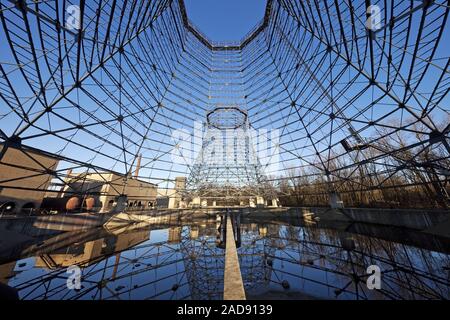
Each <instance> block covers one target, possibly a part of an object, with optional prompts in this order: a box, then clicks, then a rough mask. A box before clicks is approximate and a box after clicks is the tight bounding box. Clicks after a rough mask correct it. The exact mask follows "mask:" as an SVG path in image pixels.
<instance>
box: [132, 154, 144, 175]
mask: <svg viewBox="0 0 450 320" xmlns="http://www.w3.org/2000/svg"><path fill="white" fill-rule="evenodd" d="M141 159H142V154H140V155H139V157H138V159H137V163H136V171H134V177H135V178H136V179H137V178H138V177H139V170H140V169H141Z"/></svg>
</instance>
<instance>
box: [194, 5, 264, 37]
mask: <svg viewBox="0 0 450 320" xmlns="http://www.w3.org/2000/svg"><path fill="white" fill-rule="evenodd" d="M266 3H267V1H266V0H185V4H186V10H187V14H188V17H189V19H190V20H191V21H192V22H193V23H194V24H195V25H196V26H197V27H198V28H199V29H200V31H201V32H202V33H204V34H205V35H206V36H207V37H208V38H209V39H210V40H213V41H236V40H241V38H242V37H244V36H245V35H246V34H247V32H249V31H250V30H251V29H252V28H253V27H254V26H255V25H256V24H257V23H258V22H259V21H260V20H261V19H262V18H263V17H264V10H265V8H266Z"/></svg>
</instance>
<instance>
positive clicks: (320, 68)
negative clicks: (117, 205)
mask: <svg viewBox="0 0 450 320" xmlns="http://www.w3.org/2000/svg"><path fill="white" fill-rule="evenodd" d="M449 7H450V1H448V0H437V1H431V0H427V1H408V0H391V1H388V0H384V1H382V0H379V1H373V0H372V1H371V0H366V1H347V0H335V1H320V0H308V1H289V0H268V1H267V7H266V12H265V17H264V19H263V20H262V21H261V22H260V23H259V24H258V25H256V26H255V28H254V29H253V30H252V31H251V32H250V33H249V34H248V35H247V36H246V37H245V38H244V39H242V40H241V41H237V42H233V43H215V42H214V41H212V40H209V39H207V37H206V36H204V35H203V34H202V32H201V31H200V30H198V28H196V27H195V26H194V25H193V24H192V23H191V22H190V21H189V17H188V13H187V12H186V8H185V5H184V2H183V0H150V1H148V0H129V1H126V0H125V1H121V0H112V1H104V0H89V1H84V0H80V1H65V0H48V1H39V2H35V1H25V0H18V1H7V0H1V1H0V20H1V26H0V43H1V44H2V46H1V50H0V143H1V147H0V148H1V149H0V161H2V159H3V158H4V155H5V154H6V153H7V150H8V149H9V148H16V149H18V150H20V152H22V153H23V154H24V155H26V156H27V157H28V158H29V159H31V161H33V162H34V163H35V164H34V165H33V166H31V167H30V168H29V177H32V176H39V175H48V176H49V179H51V181H52V185H53V186H58V187H57V188H56V189H55V188H53V189H52V188H50V189H51V190H48V191H49V192H52V191H55V190H59V188H60V187H61V186H64V185H65V184H67V179H66V178H67V172H68V170H71V172H89V173H98V172H110V173H116V174H118V175H120V176H123V177H125V179H128V177H131V173H132V172H134V171H135V168H136V166H137V165H138V164H137V162H138V159H140V161H139V162H140V170H139V175H138V177H139V179H141V180H145V181H149V182H152V183H154V184H156V185H157V186H158V189H160V190H163V189H171V188H174V181H175V178H176V177H187V178H188V182H187V190H188V191H190V192H193V193H194V194H198V193H199V190H203V189H205V188H208V186H210V185H214V186H218V185H222V186H223V185H225V186H226V188H227V190H228V191H229V190H232V191H233V192H231V193H230V192H228V191H227V192H224V193H226V194H227V195H228V196H229V195H230V194H231V196H236V197H237V195H238V196H242V195H244V196H249V195H250V194H251V195H259V194H261V191H260V190H261V189H264V190H269V189H270V190H272V191H273V190H275V191H274V192H277V193H278V195H279V197H280V198H283V197H284V199H287V200H286V201H288V202H289V201H291V202H292V201H293V199H294V200H295V201H296V202H295V204H297V205H300V204H320V203H322V202H323V201H326V199H328V196H329V195H330V194H339V195H340V197H341V198H342V199H344V202H346V203H350V204H355V205H361V204H365V205H373V206H374V205H376V204H378V203H385V204H386V203H388V204H390V205H397V206H406V205H407V204H406V202H408V201H405V203H401V201H402V200H405V199H409V198H408V193H409V194H410V195H414V197H412V198H414V199H419V201H422V202H427V201H428V205H433V206H441V207H447V206H448V205H449V195H448V190H449V175H450V172H449V169H448V168H450V161H449V159H450V158H449V157H450V145H449V130H450V124H449V123H450V121H449V120H450V116H449V111H450V107H449V105H450V104H449V102H450V100H449V95H448V93H449V84H450V77H449V61H450V59H449V52H450V50H449V45H448V42H449V39H450V34H449V32H450V30H449V29H450V28H449V22H448V14H449ZM78 13H79V15H77V14H78ZM374 14H375V15H374ZM77 17H79V19H77ZM230 19H231V17H230ZM217 126H219V127H220V126H224V127H227V128H228V127H231V129H232V130H237V129H238V128H241V129H242V128H243V129H244V131H245V132H247V133H246V134H244V138H242V139H241V140H243V141H244V146H245V145H246V144H247V145H248V144H249V143H248V141H252V143H251V148H250V147H248V146H247V148H245V147H244V148H243V150H244V151H243V152H244V155H243V158H244V159H247V160H248V158H249V157H253V156H255V157H256V158H255V159H256V160H255V161H254V162H252V163H251V166H252V169H251V170H249V168H250V167H251V166H250V165H248V166H247V164H246V165H244V166H241V167H240V168H239V170H238V171H233V170H232V169H230V168H231V167H232V166H233V163H234V162H233V161H235V160H233V159H234V158H233V157H234V155H235V153H237V152H236V150H238V149H239V148H238V146H237V144H238V143H236V145H231V149H230V150H231V151H230V152H231V153H227V152H224V154H226V155H227V157H226V161H225V162H221V163H220V164H218V165H216V166H215V167H211V164H205V163H204V162H202V161H198V159H201V154H202V152H204V151H205V149H204V147H205V146H206V145H208V138H207V137H208V130H209V129H211V128H212V127H217ZM198 128H200V130H198ZM228 129H230V128H228ZM180 132H182V133H187V135H186V134H185V135H184V136H183V137H184V138H186V137H187V138H186V139H180V134H179V133H180ZM250 132H252V133H251V134H250ZM205 137H206V138H205ZM232 141H233V143H235V142H236V139H234V140H232ZM245 141H247V142H245ZM241 142H242V141H241ZM228 147H229V146H228ZM227 150H228V149H227ZM239 150H242V149H239ZM32 152H39V153H41V154H47V155H50V156H52V157H56V158H57V159H58V160H59V165H58V167H57V168H48V166H47V167H46V166H45V165H44V164H43V163H39V161H38V160H36V158H35V157H34V156H33V154H34V153H32ZM230 154H232V155H233V156H230ZM140 155H142V157H141V158H140ZM241 156H242V154H241ZM174 159H178V160H176V161H175V160H174ZM183 159H184V160H183ZM2 164H4V165H6V166H7V167H10V168H11V169H14V168H17V167H20V166H21V164H18V163H10V162H7V163H6V162H4V161H2ZM249 164H250V162H249ZM22 169H23V168H22ZM214 171H215V173H214V174H211V175H209V174H208V172H214ZM196 172H201V173H202V174H200V175H199V174H196ZM224 172H225V173H224ZM226 174H229V175H230V176H233V177H234V178H233V179H231V178H230V179H228V180H227V181H226V183H225V184H223V183H222V182H223V181H222V182H221V183H222V184H221V183H219V181H218V180H220V179H223V178H224V177H225V178H224V179H225V180H226V179H227V178H226ZM24 178H26V177H23V176H21V177H16V178H14V179H0V189H8V188H12V189H17V190H41V189H42V188H43V187H42V186H36V185H26V184H25V185H20V186H18V185H17V183H13V182H14V181H13V180H20V179H22V180H23V179H24ZM242 181H245V182H246V183H243V184H242V185H241V184H240V182H242ZM238 182H239V183H238ZM249 182H251V183H250V184H249ZM243 186H244V187H245V188H244V189H245V190H242V187H243ZM262 186H263V187H262ZM46 188H47V187H46ZM202 188H203V189H202ZM249 190H250V191H249ZM272 191H271V192H272ZM55 192H56V191H55ZM85 192H86V191H85ZM221 195H222V194H221V193H220V192H216V194H215V196H216V197H217V196H221ZM128 196H130V195H128ZM324 199H325V200H324Z"/></svg>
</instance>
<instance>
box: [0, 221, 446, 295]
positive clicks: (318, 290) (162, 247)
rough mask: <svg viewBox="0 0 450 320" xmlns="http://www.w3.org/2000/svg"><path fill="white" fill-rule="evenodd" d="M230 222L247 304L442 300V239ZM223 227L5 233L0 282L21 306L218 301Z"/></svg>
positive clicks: (179, 224) (198, 224) (186, 224)
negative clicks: (377, 275)
mask: <svg viewBox="0 0 450 320" xmlns="http://www.w3.org/2000/svg"><path fill="white" fill-rule="evenodd" d="M231 218H232V219H233V226H234V228H235V233H236V235H235V238H236V239H235V240H236V243H237V247H238V256H239V260H240V267H241V272H242V278H243V281H244V286H245V290H246V295H247V298H249V299H252V298H255V299H448V298H449V297H450V277H449V267H450V256H449V252H450V243H449V241H448V240H445V239H442V238H436V237H433V236H428V235H424V234H421V233H414V232H411V231H408V232H406V231H405V230H400V229H399V230H395V229H393V228H388V229H386V228H381V227H374V226H368V225H351V226H348V225H338V224H332V225H323V224H320V223H319V224H316V225H308V224H305V223H304V222H302V221H301V220H300V219H287V218H285V219H281V218H279V219H275V218H274V219H260V218H259V219H256V218H255V219H252V218H249V217H247V218H243V217H241V218H240V219H237V218H236V216H232V217H231ZM224 222H225V218H224V217H223V216H221V215H205V214H198V215H191V216H190V217H187V218H186V217H183V218H181V217H179V216H171V217H165V218H161V221H159V222H158V223H152V224H150V225H149V224H145V223H143V224H135V225H129V226H121V227H117V228H113V229H105V228H101V229H93V230H88V231H74V232H63V233H57V232H56V233H55V232H50V233H47V234H46V233H45V232H44V233H43V232H36V231H35V230H34V231H33V230H31V231H30V228H22V230H21V231H20V232H17V231H15V230H17V229H18V228H17V227H15V228H11V227H10V226H8V225H5V226H2V229H3V230H2V232H3V234H8V235H9V237H7V238H4V239H2V247H1V248H2V249H0V282H1V283H2V284H4V285H8V286H10V287H14V288H16V289H17V290H18V293H19V297H20V298H21V299H89V300H90V299H222V298H223V278H224V274H223V273H224V271H223V270H224V259H225V251H224V245H223V243H224V241H225V237H226V234H224V228H223V226H224ZM25 229H26V230H27V232H24V231H23V230H25ZM425 238H426V239H425ZM72 265H77V266H79V267H80V268H81V270H82V278H81V283H82V285H81V288H80V289H79V290H69V289H68V288H67V285H66V280H67V278H68V277H69V276H70V275H69V274H68V273H66V271H67V267H69V266H72ZM370 265H378V266H379V267H380V268H381V270H382V275H381V279H382V287H381V289H380V290H369V289H368V288H367V286H366V280H367V276H368V275H367V273H366V269H367V267H368V266H370Z"/></svg>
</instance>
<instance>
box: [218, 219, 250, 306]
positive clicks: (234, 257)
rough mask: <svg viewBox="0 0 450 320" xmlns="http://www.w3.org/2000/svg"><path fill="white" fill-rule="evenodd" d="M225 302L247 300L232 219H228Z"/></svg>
mask: <svg viewBox="0 0 450 320" xmlns="http://www.w3.org/2000/svg"><path fill="white" fill-rule="evenodd" d="M223 299H224V300H245V299H246V298H245V290H244V283H243V282H242V275H241V268H240V267H239V258H238V254H237V250H236V242H235V241H234V232H233V225H232V224H231V217H230V216H228V218H227V241H226V249H225V278H224V290H223Z"/></svg>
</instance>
